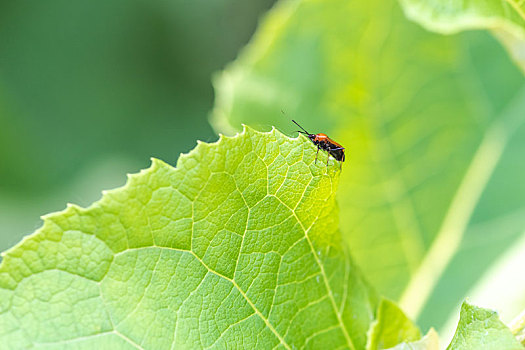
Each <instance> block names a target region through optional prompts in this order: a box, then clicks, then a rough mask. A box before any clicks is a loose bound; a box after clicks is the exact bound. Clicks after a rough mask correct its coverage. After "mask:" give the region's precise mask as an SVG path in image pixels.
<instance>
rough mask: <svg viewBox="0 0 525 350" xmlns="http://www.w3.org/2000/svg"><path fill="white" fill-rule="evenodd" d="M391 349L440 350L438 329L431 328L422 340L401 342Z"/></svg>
mask: <svg viewBox="0 0 525 350" xmlns="http://www.w3.org/2000/svg"><path fill="white" fill-rule="evenodd" d="M389 350H439V337H438V334H437V333H436V331H435V330H434V329H433V328H431V329H430V330H429V331H428V333H427V334H426V335H425V336H424V337H423V338H421V339H420V340H416V341H414V342H410V343H401V344H398V345H396V346H394V347H393V348H390V349H389Z"/></svg>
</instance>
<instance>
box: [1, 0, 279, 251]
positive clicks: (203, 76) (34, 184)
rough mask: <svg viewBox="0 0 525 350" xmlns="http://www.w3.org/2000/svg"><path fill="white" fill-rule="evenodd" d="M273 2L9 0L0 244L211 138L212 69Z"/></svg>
mask: <svg viewBox="0 0 525 350" xmlns="http://www.w3.org/2000/svg"><path fill="white" fill-rule="evenodd" d="M273 2H274V0H256V1H249V2H247V1H243V0H215V1H203V0H193V1H164V0H158V1H145V0H144V1H142V0H113V1H101V0H94V1H83V2H81V1H66V0H51V1H36V0H34V1H16V2H15V1H0V251H3V250H5V249H6V248H8V247H10V246H12V245H14V244H15V243H16V242H18V241H19V240H20V239H21V237H22V236H24V235H26V234H29V233H31V232H32V231H33V230H34V229H36V228H38V227H39V226H40V225H41V220H40V219H39V217H40V215H42V214H46V213H49V212H52V211H57V210H62V209H63V208H65V204H66V203H67V202H71V203H76V204H79V205H83V206H86V205H89V204H90V203H91V202H93V201H94V200H96V199H98V198H99V197H100V195H101V194H100V192H101V190H103V189H110V188H113V187H116V186H120V185H123V184H124V183H125V181H126V176H125V174H126V173H134V172H137V171H138V170H140V169H142V168H145V167H148V166H149V163H150V160H149V158H150V157H157V158H160V159H163V160H164V161H166V162H169V163H171V164H175V162H176V160H177V158H178V156H179V153H180V152H187V151H189V150H191V149H192V148H193V147H194V146H195V144H196V140H198V139H200V140H204V141H214V140H215V139H216V136H215V134H214V132H213V130H212V128H211V127H210V125H209V123H208V113H209V111H210V110H211V108H212V105H213V89H212V85H211V76H212V74H213V73H214V72H215V71H218V70H220V69H222V68H223V67H224V65H225V64H226V63H228V62H229V61H232V60H233V59H234V58H235V57H236V56H237V54H238V52H239V49H240V48H242V47H243V46H244V45H245V44H246V43H247V42H248V40H249V39H250V37H251V35H252V34H253V32H254V30H255V28H256V26H257V22H258V19H259V17H260V16H261V15H262V14H263V13H264V12H265V11H266V10H267V9H268V8H270V7H271V5H272V3H273Z"/></svg>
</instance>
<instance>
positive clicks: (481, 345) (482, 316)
mask: <svg viewBox="0 0 525 350" xmlns="http://www.w3.org/2000/svg"><path fill="white" fill-rule="evenodd" d="M462 349H465V350H467V349H486V350H491V349H494V350H521V349H523V346H522V345H521V344H520V343H519V342H518V341H517V340H516V338H514V336H513V335H512V333H511V331H510V329H508V328H507V326H505V325H504V324H503V323H502V322H501V321H500V320H499V317H498V314H497V313H496V312H494V311H491V310H487V309H482V308H478V307H476V306H473V305H469V304H468V303H463V306H462V307H461V317H460V320H459V323H458V328H457V330H456V334H454V338H453V339H452V342H451V343H450V345H449V346H448V348H447V350H462Z"/></svg>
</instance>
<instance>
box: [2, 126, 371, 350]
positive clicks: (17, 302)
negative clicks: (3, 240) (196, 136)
mask: <svg viewBox="0 0 525 350" xmlns="http://www.w3.org/2000/svg"><path fill="white" fill-rule="evenodd" d="M314 157H315V149H314V148H312V147H311V144H310V142H309V141H308V140H307V139H306V138H304V137H300V138H298V139H290V138H288V137H286V136H283V135H282V134H281V133H279V132H277V131H276V130H272V131H271V132H270V133H259V132H256V131H253V130H251V129H246V130H245V131H244V132H243V133H242V134H240V135H238V136H236V137H233V138H225V137H221V139H220V140H219V142H218V143H216V144H210V145H208V144H203V143H200V144H199V145H198V146H197V148H196V149H195V150H194V151H192V152H191V153H189V154H188V155H184V156H181V158H180V159H179V161H178V164H177V168H176V169H174V168H172V167H171V166H169V165H167V164H165V163H163V162H161V161H159V160H155V159H154V160H153V164H152V166H151V168H149V169H147V170H144V171H142V172H141V173H140V174H138V175H132V176H130V177H129V181H128V183H127V185H126V186H125V187H123V188H120V189H117V190H113V191H109V192H106V193H105V194H104V196H103V197H102V199H101V200H100V201H98V202H96V203H94V204H93V205H92V206H90V207H89V208H87V209H84V208H80V207H77V206H74V205H69V206H68V208H67V209H66V210H64V211H63V212H60V213H55V214H50V215H47V216H45V217H44V225H43V227H42V228H40V229H39V230H37V232H35V233H34V234H33V235H31V236H28V237H26V238H25V239H24V240H23V241H22V242H21V243H20V244H18V245H17V246H15V247H14V248H12V249H11V250H9V251H8V252H6V253H4V254H3V261H2V263H1V265H0V343H1V344H2V346H5V347H7V348H11V349H15V348H17V349H18V348H28V347H32V346H33V347H44V348H47V347H51V348H60V347H78V348H94V347H101V346H102V347H104V348H109V347H112V346H114V347H116V348H126V347H127V348H133V347H138V348H145V349H146V348H148V349H169V348H206V347H216V348H225V347H241V346H242V347H244V348H254V347H255V346H257V347H262V348H274V347H277V348H288V349H290V348H302V347H310V348H319V347H320V346H321V344H322V346H323V347H326V348H330V349H335V348H349V349H362V348H364V347H365V343H366V332H367V330H368V329H369V327H370V324H371V322H372V321H373V320H374V318H375V313H376V308H377V303H378V302H377V300H376V299H377V298H376V295H375V293H374V292H373V291H372V290H371V289H370V288H369V287H368V285H367V284H366V283H365V282H364V281H363V279H362V278H361V276H360V273H359V272H358V271H357V269H356V268H355V266H354V265H353V263H352V261H351V260H350V257H349V255H348V252H347V250H346V249H345V246H344V245H343V244H342V242H341V235H340V233H339V231H338V229H337V225H338V213H337V209H336V205H335V198H334V191H335V189H336V187H337V182H338V176H339V172H338V171H334V170H333V169H331V168H328V169H327V168H326V167H325V166H323V165H320V164H315V163H314Z"/></svg>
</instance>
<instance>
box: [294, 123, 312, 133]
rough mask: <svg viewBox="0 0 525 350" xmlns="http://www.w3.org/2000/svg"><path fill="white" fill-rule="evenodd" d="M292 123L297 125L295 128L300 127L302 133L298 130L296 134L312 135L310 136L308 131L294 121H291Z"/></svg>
mask: <svg viewBox="0 0 525 350" xmlns="http://www.w3.org/2000/svg"><path fill="white" fill-rule="evenodd" d="M292 122H294V123H295V125H297V126H298V127H300V128H301V129H303V131H300V130H299V131H298V132H300V133H303V134H306V135H312V134H310V133H309V132H308V131H306V130H305V129H304V128H303V127H302V126H301V125H299V124H298V123H297V122H296V121H295V120H293V119H292Z"/></svg>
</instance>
